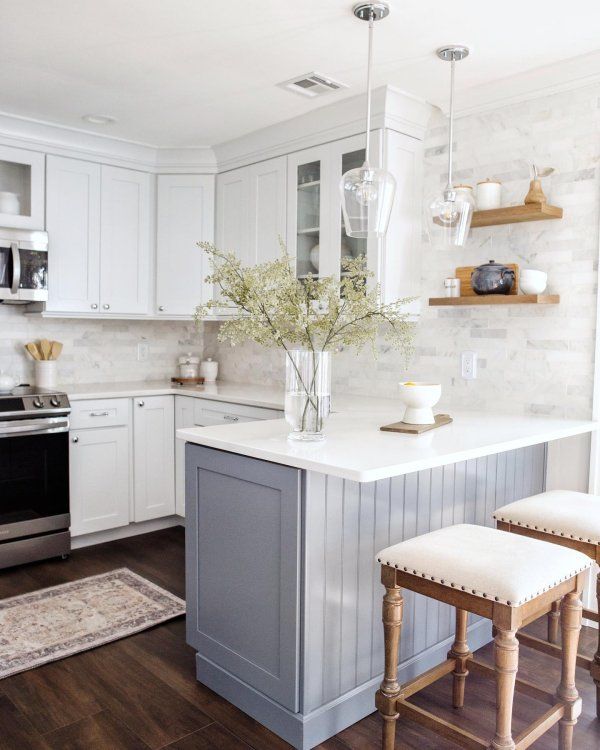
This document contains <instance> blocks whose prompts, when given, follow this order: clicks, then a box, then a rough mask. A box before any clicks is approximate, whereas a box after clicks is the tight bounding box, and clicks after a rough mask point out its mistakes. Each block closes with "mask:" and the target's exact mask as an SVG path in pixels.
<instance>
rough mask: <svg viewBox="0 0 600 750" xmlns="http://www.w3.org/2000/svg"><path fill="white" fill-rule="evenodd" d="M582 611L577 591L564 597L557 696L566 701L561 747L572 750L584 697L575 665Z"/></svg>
mask: <svg viewBox="0 0 600 750" xmlns="http://www.w3.org/2000/svg"><path fill="white" fill-rule="evenodd" d="M582 610H583V605H582V603H581V600H580V598H579V594H578V593H577V592H572V593H570V594H567V595H566V596H565V598H564V599H563V600H562V604H561V610H560V615H561V616H560V625H561V632H562V673H561V679H560V685H559V686H558V690H557V696H558V698H559V699H560V700H561V701H562V702H563V703H564V704H565V713H564V716H563V718H562V719H561V720H560V722H559V740H558V747H559V750H572V747H573V729H574V728H575V724H577V719H578V717H579V715H580V714H581V698H580V697H579V693H578V692H577V686H576V685H575V668H576V667H577V647H578V645H579V632H580V630H581V613H582Z"/></svg>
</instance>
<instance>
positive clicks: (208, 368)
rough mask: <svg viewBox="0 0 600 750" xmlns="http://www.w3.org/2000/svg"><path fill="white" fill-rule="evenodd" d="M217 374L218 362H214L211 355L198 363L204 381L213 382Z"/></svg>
mask: <svg viewBox="0 0 600 750" xmlns="http://www.w3.org/2000/svg"><path fill="white" fill-rule="evenodd" d="M218 374H219V363H218V362H214V361H213V360H212V358H211V357H208V359H206V360H204V362H201V363H200V377H201V378H204V382H205V383H214V382H215V380H216V379H217V375H218Z"/></svg>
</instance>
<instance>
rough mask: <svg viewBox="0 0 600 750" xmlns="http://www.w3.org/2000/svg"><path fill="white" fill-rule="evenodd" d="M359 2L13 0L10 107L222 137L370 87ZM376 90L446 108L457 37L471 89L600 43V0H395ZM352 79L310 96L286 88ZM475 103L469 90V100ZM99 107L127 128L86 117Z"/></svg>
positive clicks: (182, 139) (161, 139)
mask: <svg viewBox="0 0 600 750" xmlns="http://www.w3.org/2000/svg"><path fill="white" fill-rule="evenodd" d="M352 5H353V2H352V0H320V2H317V1H316V0H263V1H262V2H260V0H258V1H255V2H250V0H52V2H44V3H42V2H39V0H19V1H18V2H14V0H0V9H2V8H3V10H4V12H3V13H2V16H1V17H2V45H1V47H0V111H3V112H7V113H12V114H17V115H21V116H25V117H31V118H36V119H40V120H45V121H49V122H55V123H59V124H62V125H67V126H70V127H76V128H81V129H85V130H88V131H91V132H96V133H103V134H106V135H111V136H115V137H119V138H125V139H128V140H134V141H138V142H142V143H148V144H152V145H156V146H163V147H193V146H206V145H213V144H215V143H220V142H223V141H226V140H229V139H231V138H234V137H237V136H239V135H242V134H244V133H247V132H250V131H252V130H256V129H258V128H261V127H264V126H266V125H270V124H272V123H275V122H279V121H281V120H285V119H287V118H289V117H293V116H295V115H297V114H300V113H302V112H306V111H308V110H309V109H312V108H315V107H319V106H322V105H324V104H329V103H331V102H333V101H335V99H336V98H341V97H344V96H352V95H355V94H357V93H360V92H361V91H363V90H364V86H365V83H364V79H365V58H366V41H367V36H366V34H367V29H366V24H364V23H362V22H360V21H358V20H356V19H355V18H354V16H353V15H352V12H351V9H352ZM391 5H392V12H391V14H390V16H389V17H388V18H387V19H386V20H385V21H382V22H381V23H379V24H377V26H376V34H375V40H376V46H375V73H374V78H375V84H376V85H381V84H385V83H389V84H392V85H395V86H398V87H399V88H402V89H404V90H406V91H408V92H410V93H412V94H415V95H417V96H421V97H423V98H426V99H428V100H429V101H431V102H433V103H437V104H443V103H445V100H446V97H447V90H448V68H447V66H445V64H444V63H442V62H440V61H439V60H437V58H436V57H435V55H434V54H433V52H434V50H435V49H436V47H438V46H440V45H441V44H444V43H447V42H462V43H466V44H468V45H470V46H472V48H473V52H472V54H471V56H470V57H469V58H468V59H467V60H466V61H464V62H463V63H461V64H460V66H459V67H458V68H457V90H459V91H461V92H463V93H464V92H465V90H467V89H469V88H470V87H474V86H481V85H482V84H487V83H490V82H492V81H495V80H498V79H500V78H505V77H507V76H511V75H515V74H518V73H521V72H523V71H527V70H531V69H532V68H536V67H538V66H543V65H548V64H550V63H555V62H557V61H561V60H566V59H567V58H572V57H575V56H578V55H583V54H586V53H589V52H591V51H593V50H596V49H597V48H598V46H599V41H598V40H599V38H600V3H598V2H597V0H570V2H569V3H568V4H566V5H565V3H564V0H561V2H558V0H502V2H491V1H490V0H452V1H451V2H450V1H447V2H445V1H444V0H395V1H394V0H392V3H391ZM312 70H317V71H319V72H321V73H323V74H326V75H331V76H333V77H334V78H337V79H339V80H341V81H343V82H345V83H347V84H349V85H350V88H349V89H347V90H346V91H344V92H341V93H335V94H331V95H327V96H325V97H322V98H317V99H315V100H307V99H304V98H302V97H299V96H298V95H296V94H293V93H289V92H287V91H283V90H281V89H278V88H276V86H275V84H276V83H278V82H280V81H282V80H285V79H287V78H291V77H293V76H296V75H300V74H303V73H307V72H309V71H312ZM463 98H464V96H463ZM88 113H96V114H98V113H99V114H106V115H111V116H113V117H115V118H116V119H117V122H116V123H115V124H112V125H109V126H105V127H99V126H97V125H89V124H86V123H84V122H82V120H81V117H82V115H85V114H88Z"/></svg>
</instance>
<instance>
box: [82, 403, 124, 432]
mask: <svg viewBox="0 0 600 750" xmlns="http://www.w3.org/2000/svg"><path fill="white" fill-rule="evenodd" d="M128 424H129V399H128V398H104V399H94V400H93V401H74V402H73V403H72V404H71V429H72V430H85V429H86V428H88V427H120V426H121V425H128Z"/></svg>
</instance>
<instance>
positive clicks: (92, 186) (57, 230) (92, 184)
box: [46, 156, 100, 312]
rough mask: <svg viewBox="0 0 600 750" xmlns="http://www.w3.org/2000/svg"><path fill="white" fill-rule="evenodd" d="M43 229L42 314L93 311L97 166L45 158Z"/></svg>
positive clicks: (96, 261)
mask: <svg viewBox="0 0 600 750" xmlns="http://www.w3.org/2000/svg"><path fill="white" fill-rule="evenodd" d="M46 226H47V230H48V235H49V239H50V250H49V256H50V264H49V266H50V267H49V273H48V302H47V304H46V309H47V310H56V311H59V312H93V311H95V310H98V308H99V302H100V300H99V296H100V289H99V273H100V165H99V164H91V163H90V162H86V161H78V160H77V159H63V158H61V157H58V156H49V157H48V161H47V165H46Z"/></svg>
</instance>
